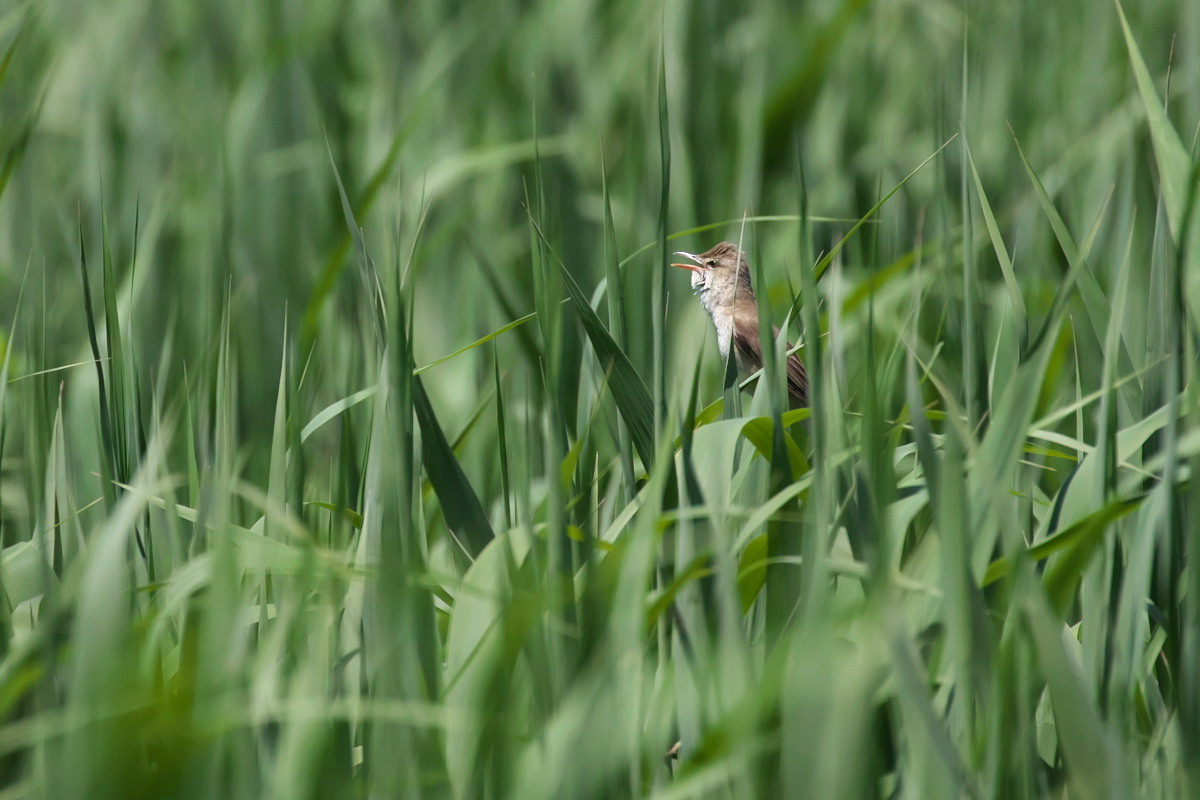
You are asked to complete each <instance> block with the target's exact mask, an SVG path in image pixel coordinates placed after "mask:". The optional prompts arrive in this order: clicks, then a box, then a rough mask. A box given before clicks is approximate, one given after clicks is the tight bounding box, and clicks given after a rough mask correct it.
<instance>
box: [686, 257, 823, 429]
mask: <svg viewBox="0 0 1200 800" xmlns="http://www.w3.org/2000/svg"><path fill="white" fill-rule="evenodd" d="M675 255H677V256H683V257H684V258H686V259H689V260H690V261H692V262H694V263H692V264H671V266H673V267H679V268H681V269H687V270H691V271H692V291H693V292H695V293H696V295H698V296H699V297H700V303H701V304H702V305H703V306H704V310H705V311H707V312H708V314H709V316H710V317H712V321H713V326H714V327H715V328H716V329H717V346H718V347H719V348H720V349H721V358H722V359H728V358H729V350H730V347H732V348H733V354H734V358H735V359H736V361H737V367H738V374H739V376H740V377H741V378H742V379H745V378H746V377H748V376H750V375H751V374H753V373H755V372H757V371H758V370H759V369H761V368H762V365H763V360H762V346H761V343H760V341H759V332H758V303H757V301H756V300H755V299H754V288H753V287H752V286H751V284H750V264H749V263H748V262H747V261H746V254H745V252H743V251H742V249H741V248H739V247H738V246H737V245H735V244H733V243H732V242H721V243H720V244H718V245H716V246H714V247H713V248H712V249H711V250H707V251H705V252H703V253H700V254H699V255H696V254H694V253H687V252H684V251H682V250H680V251H678V252H676V253H675ZM774 335H775V336H776V337H778V336H779V328H778V327H775V329H774ZM791 349H792V345H791V343H790V342H789V343H788V350H791ZM787 388H788V398H789V401H790V404H791V407H792V408H804V407H807V406H808V404H809V392H808V370H806V369H805V368H804V362H803V361H801V360H800V357H799V356H798V355H796V354H795V353H792V354H791V355H789V356H788V359H787Z"/></svg>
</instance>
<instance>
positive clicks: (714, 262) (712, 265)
mask: <svg viewBox="0 0 1200 800" xmlns="http://www.w3.org/2000/svg"><path fill="white" fill-rule="evenodd" d="M708 265H709V266H710V267H715V266H716V265H717V261H716V259H713V260H712V261H709V262H708Z"/></svg>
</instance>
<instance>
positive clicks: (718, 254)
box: [671, 242, 754, 311]
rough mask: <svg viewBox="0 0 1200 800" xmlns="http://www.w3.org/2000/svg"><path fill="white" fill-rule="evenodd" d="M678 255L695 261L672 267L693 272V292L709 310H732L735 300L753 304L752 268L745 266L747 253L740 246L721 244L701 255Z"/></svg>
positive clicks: (728, 243) (681, 252) (679, 253)
mask: <svg viewBox="0 0 1200 800" xmlns="http://www.w3.org/2000/svg"><path fill="white" fill-rule="evenodd" d="M675 255H677V256H683V257H684V258H687V259H690V260H691V261H693V262H694V263H692V264H672V265H671V266H673V267H680V268H681V269H690V270H691V271H692V290H693V291H695V292H696V294H698V295H699V296H700V301H701V302H702V303H704V307H705V308H707V309H708V310H709V311H712V310H713V309H716V308H726V307H730V306H732V305H733V304H734V302H735V300H736V301H738V302H741V301H743V300H750V301H751V302H753V300H754V290H753V289H752V288H751V285H750V265H749V264H747V263H746V254H745V253H744V252H742V251H741V250H740V249H738V247H737V245H734V244H732V243H730V242H721V243H720V244H718V245H717V246H716V247H713V248H712V249H711V250H708V251H706V252H703V253H700V254H699V255H696V254H694V253H685V252H683V251H680V252H677V253H676V254H675Z"/></svg>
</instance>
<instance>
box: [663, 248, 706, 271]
mask: <svg viewBox="0 0 1200 800" xmlns="http://www.w3.org/2000/svg"><path fill="white" fill-rule="evenodd" d="M675 255H677V256H683V257H684V258H690V259H691V260H692V261H695V262H696V264H699V263H700V258H699V256H696V255H693V254H692V253H685V252H683V251H682V250H679V251H677V252H676V253H675ZM671 266H672V267H679V268H680V269H690V270H692V271H694V272H703V271H704V268H703V267H699V266H696V265H694V264H672V265H671Z"/></svg>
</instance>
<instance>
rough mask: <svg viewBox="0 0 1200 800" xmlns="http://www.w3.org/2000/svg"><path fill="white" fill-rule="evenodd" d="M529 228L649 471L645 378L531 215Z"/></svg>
mask: <svg viewBox="0 0 1200 800" xmlns="http://www.w3.org/2000/svg"><path fill="white" fill-rule="evenodd" d="M530 224H531V225H532V226H533V229H534V231H536V232H537V235H538V238H539V239H540V240H541V241H542V243H543V244H544V245H545V247H546V251H547V253H549V255H550V256H551V257H552V258H553V259H554V262H555V263H556V264H558V269H559V272H561V273H562V278H563V286H564V287H565V288H566V290H567V294H568V295H570V298H571V300H572V301H574V303H575V309H576V311H577V312H578V314H579V320H580V322H582V323H583V329H584V332H585V333H587V337H588V340H589V341H590V342H591V343H592V349H593V350H595V351H596V358H597V360H598V361H599V362H600V367H601V368H602V369H603V370H604V371H605V372H606V373H609V380H608V385H609V388H611V389H612V393H613V399H614V400H615V401H616V403H617V410H619V411H620V412H621V417H622V418H623V419H624V420H625V424H626V425H628V426H629V435H630V437H631V438H632V439H633V446H634V447H635V448H636V449H637V451H638V455H639V456H641V459H642V464H643V466H644V467H645V468H646V469H649V467H650V465H651V464H653V463H654V403H653V401H652V400H651V399H650V392H649V391H648V390H647V389H646V384H645V382H644V381H643V380H642V377H641V376H640V375H638V373H637V370H636V369H634V367H633V363H632V362H631V361H630V360H629V356H627V355H625V351H624V350H622V349H621V347H620V346H619V345H618V344H617V343H616V341H615V340H614V339H613V337H612V335H611V334H609V332H608V329H607V328H605V327H604V323H603V322H601V321H600V317H599V316H597V315H596V311H595V309H593V308H592V306H591V304H590V303H589V302H588V298H587V296H586V295H585V294H584V293H583V289H581V288H579V284H578V283H576V282H575V277H574V276H573V275H571V273H570V271H569V270H568V269H567V266H566V264H564V263H563V262H562V259H560V258H559V257H558V254H557V253H555V252H554V249H553V248H552V247H551V246H550V243H549V242H548V241H546V236H545V234H543V233H542V229H541V226H540V225H538V223H537V220H535V219H533V217H532V215H530Z"/></svg>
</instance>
